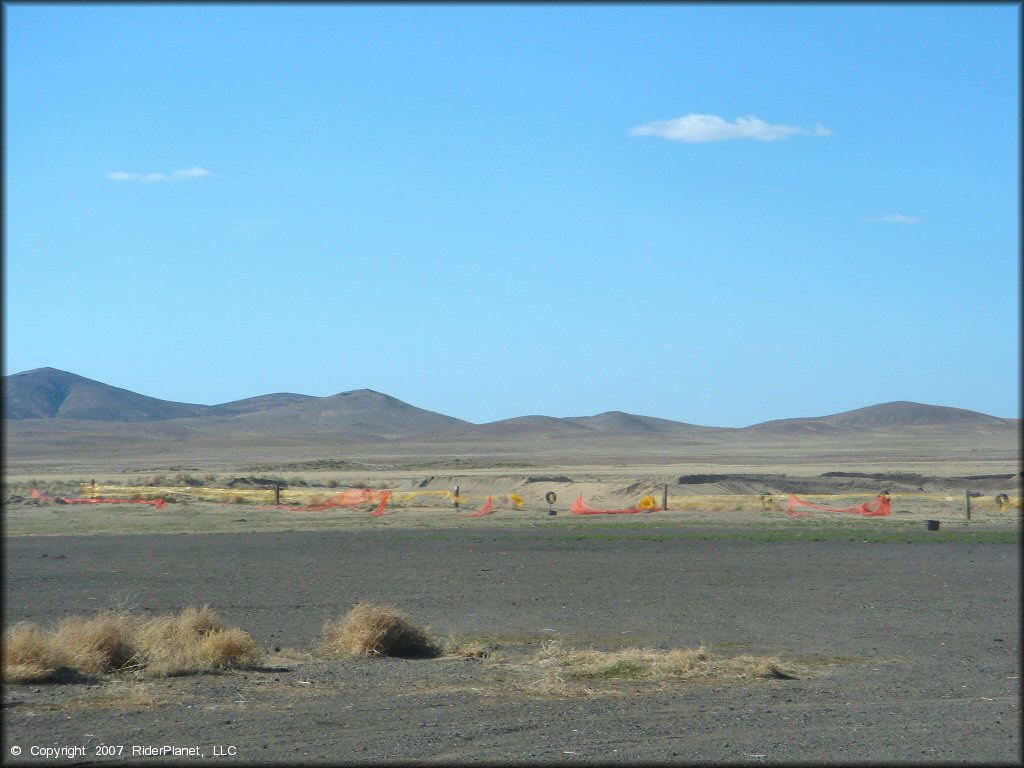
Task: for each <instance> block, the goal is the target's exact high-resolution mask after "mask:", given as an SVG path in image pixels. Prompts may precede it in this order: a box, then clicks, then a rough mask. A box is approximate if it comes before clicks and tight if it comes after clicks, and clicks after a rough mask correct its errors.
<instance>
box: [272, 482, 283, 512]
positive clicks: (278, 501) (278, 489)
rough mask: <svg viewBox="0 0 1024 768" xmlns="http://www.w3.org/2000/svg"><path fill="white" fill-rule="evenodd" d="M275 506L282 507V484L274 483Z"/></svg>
mask: <svg viewBox="0 0 1024 768" xmlns="http://www.w3.org/2000/svg"><path fill="white" fill-rule="evenodd" d="M274 506H275V507H279V506H281V484H280V483H274Z"/></svg>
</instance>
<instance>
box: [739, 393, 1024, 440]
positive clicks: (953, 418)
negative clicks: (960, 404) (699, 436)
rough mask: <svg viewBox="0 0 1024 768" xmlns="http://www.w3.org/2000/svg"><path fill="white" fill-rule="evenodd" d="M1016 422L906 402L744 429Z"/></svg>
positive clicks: (1002, 425) (980, 425)
mask: <svg viewBox="0 0 1024 768" xmlns="http://www.w3.org/2000/svg"><path fill="white" fill-rule="evenodd" d="M1019 422H1020V420H1019V419H1001V418H998V417H996V416H988V415H986V414H984V413H978V412H977V411H968V410H965V409H963V408H950V407H948V406H945V405H925V404H923V403H913V402H909V401H907V400H898V401H896V402H892V403H882V404H880V405H871V406H868V407H866V408H857V409H856V410H853V411H844V412H842V413H837V414H833V415H831V416H819V417H816V418H798V419H778V420H775V421H765V422H762V423H760V424H754V425H753V426H751V427H747V429H748V430H751V431H755V432H780V433H786V434H793V433H796V432H822V433H824V432H844V431H850V430H873V429H891V428H897V429H898V428H904V427H946V428H949V427H962V428H970V429H986V428H995V429H1001V428H1005V427H1007V426H1019Z"/></svg>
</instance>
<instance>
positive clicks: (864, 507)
mask: <svg viewBox="0 0 1024 768" xmlns="http://www.w3.org/2000/svg"><path fill="white" fill-rule="evenodd" d="M798 507H804V508H807V509H818V510H821V511H822V512H846V513H848V514H851V515H864V516H865V517H886V516H888V515H890V514H892V506H891V505H890V503H889V496H888V495H887V494H880V495H878V496H876V497H875V498H874V499H872V500H871V501H865V502H864V503H863V504H858V505H857V506H856V507H844V508H842V509H834V508H832V507H823V506H821V505H820V504H812V503H811V502H809V501H806V500H805V499H801V498H800V497H799V496H797V495H795V494H791V495H790V497H789V506H788V507H786V514H787V515H789V516H790V517H805V516H807V515H809V514H810V512H798V511H797V508H798Z"/></svg>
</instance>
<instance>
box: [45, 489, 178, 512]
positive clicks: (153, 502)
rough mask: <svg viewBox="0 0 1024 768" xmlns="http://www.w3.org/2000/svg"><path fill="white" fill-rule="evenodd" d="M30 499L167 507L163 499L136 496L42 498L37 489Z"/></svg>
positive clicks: (66, 502)
mask: <svg viewBox="0 0 1024 768" xmlns="http://www.w3.org/2000/svg"><path fill="white" fill-rule="evenodd" d="M32 498H33V499H39V500H40V501H56V502H58V503H60V504H148V505H149V506H151V507H156V508H157V509H163V508H164V507H166V506H167V502H166V501H164V500H163V499H143V498H141V497H139V496H136V497H135V498H134V499H105V498H102V497H97V498H95V499H72V498H68V497H67V496H43V494H41V493H40V492H39V489H38V488H33V489H32Z"/></svg>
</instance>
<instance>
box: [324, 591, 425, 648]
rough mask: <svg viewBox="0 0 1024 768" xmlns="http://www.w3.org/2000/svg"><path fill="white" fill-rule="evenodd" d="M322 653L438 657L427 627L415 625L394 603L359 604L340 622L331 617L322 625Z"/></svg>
mask: <svg viewBox="0 0 1024 768" xmlns="http://www.w3.org/2000/svg"><path fill="white" fill-rule="evenodd" d="M323 636H324V640H323V643H322V645H321V646H320V650H321V653H323V654H324V655H325V656H328V657H331V658H341V657H345V656H398V657H402V658H428V657H433V656H437V655H438V653H439V649H437V648H436V647H435V646H434V645H433V644H432V643H431V642H430V638H429V636H428V634H427V630H425V629H423V628H421V627H418V626H416V625H415V624H413V623H412V621H411V620H410V619H409V617H408V616H406V615H405V614H404V613H402V612H401V611H399V610H398V609H397V608H395V607H394V606H392V605H373V604H372V603H359V604H357V605H356V606H355V607H354V608H352V610H350V611H349V612H348V613H347V614H346V615H345V617H344V618H343V619H341V620H340V621H333V620H330V619H329V620H328V621H326V622H325V623H324V628H323Z"/></svg>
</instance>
